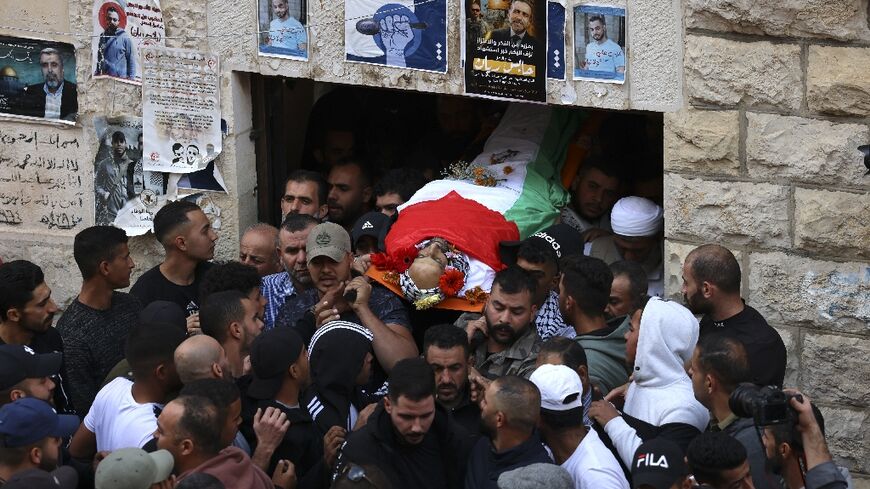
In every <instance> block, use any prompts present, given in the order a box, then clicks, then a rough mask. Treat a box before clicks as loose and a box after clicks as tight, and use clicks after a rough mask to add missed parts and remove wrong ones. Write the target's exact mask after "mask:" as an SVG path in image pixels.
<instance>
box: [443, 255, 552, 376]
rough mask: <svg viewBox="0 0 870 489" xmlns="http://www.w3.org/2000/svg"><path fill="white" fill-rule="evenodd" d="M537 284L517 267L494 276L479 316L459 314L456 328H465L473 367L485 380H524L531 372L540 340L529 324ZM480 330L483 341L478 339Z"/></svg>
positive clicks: (536, 308)
mask: <svg viewBox="0 0 870 489" xmlns="http://www.w3.org/2000/svg"><path fill="white" fill-rule="evenodd" d="M537 288H538V284H537V282H536V281H535V279H534V278H532V277H531V275H529V274H528V272H526V271H525V270H523V269H522V268H520V267H517V266H511V267H508V268H505V269H504V270H501V271H499V272H498V273H496V274H495V279H493V281H492V290H491V292H490V294H489V297H487V300H486V304H485V305H484V306H483V315H482V316H480V317H479V318H477V319H474V320H469V319H471V316H470V315H469V314H463V315H462V316H461V317H460V318H459V320H458V321H457V323H456V324H457V326H462V325H465V331H466V333H467V334H468V341H469V343H471V344H472V347H473V355H474V365H475V368H476V369H477V371H478V372H480V374H482V375H483V376H484V377H487V378H489V379H495V378H497V377H501V376H504V375H518V376H521V377H528V376H529V375H531V374H532V371H533V370H534V369H535V360H536V359H537V356H538V350H539V349H540V346H541V338H540V337H539V336H538V331H537V329H536V328H535V326H534V324H533V321H534V318H535V314H536V313H537V312H538V307H537V306H536V305H535V303H534V297H535V294H536V293H537ZM477 331H480V332H481V333H483V337H484V340H483V341H482V342H480V343H479V344H475V343H477V342H478V341H479V340H477V339H476V337H478V338H479V334H480V333H476V332H477Z"/></svg>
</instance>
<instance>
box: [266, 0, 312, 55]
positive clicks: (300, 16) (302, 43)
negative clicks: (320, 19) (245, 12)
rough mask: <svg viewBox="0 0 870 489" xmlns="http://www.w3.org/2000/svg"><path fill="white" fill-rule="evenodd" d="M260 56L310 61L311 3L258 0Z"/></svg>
mask: <svg viewBox="0 0 870 489" xmlns="http://www.w3.org/2000/svg"><path fill="white" fill-rule="evenodd" d="M256 5H257V21H258V22H257V23H258V27H259V28H258V29H257V46H258V49H257V51H258V52H259V53H260V56H273V57H276V58H288V59H298V60H308V2H307V1H306V0H256Z"/></svg>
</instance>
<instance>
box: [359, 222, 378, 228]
mask: <svg viewBox="0 0 870 489" xmlns="http://www.w3.org/2000/svg"><path fill="white" fill-rule="evenodd" d="M362 228H363V229H374V228H375V227H374V226H372V222H371V221H366V222H365V224H363V225H362Z"/></svg>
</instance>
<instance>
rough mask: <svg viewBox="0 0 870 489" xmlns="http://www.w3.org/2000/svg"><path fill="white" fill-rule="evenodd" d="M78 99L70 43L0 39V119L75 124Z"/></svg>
mask: <svg viewBox="0 0 870 489" xmlns="http://www.w3.org/2000/svg"><path fill="white" fill-rule="evenodd" d="M77 97H78V88H77V85H76V56H75V48H74V47H73V45H72V44H66V43H62V42H53V41H41V40H38V39H24V38H19V37H7V36H0V116H5V117H13V118H22V119H24V118H27V119H42V120H53V121H58V122H63V123H66V124H75V121H76V118H77V117H78V111H79V104H78V99H77Z"/></svg>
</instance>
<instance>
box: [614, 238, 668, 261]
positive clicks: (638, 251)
mask: <svg viewBox="0 0 870 489" xmlns="http://www.w3.org/2000/svg"><path fill="white" fill-rule="evenodd" d="M657 243H658V239H656V238H655V237H653V236H631V237H628V236H620V235H619V234H614V235H613V244H614V245H615V246H616V249H617V250H618V251H619V254H620V256H622V259H623V260H628V261H633V262H636V263H643V262H645V261H646V259H647V258H649V255H650V253H652V251H653V250H654V249H655V248H656V244H657Z"/></svg>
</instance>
